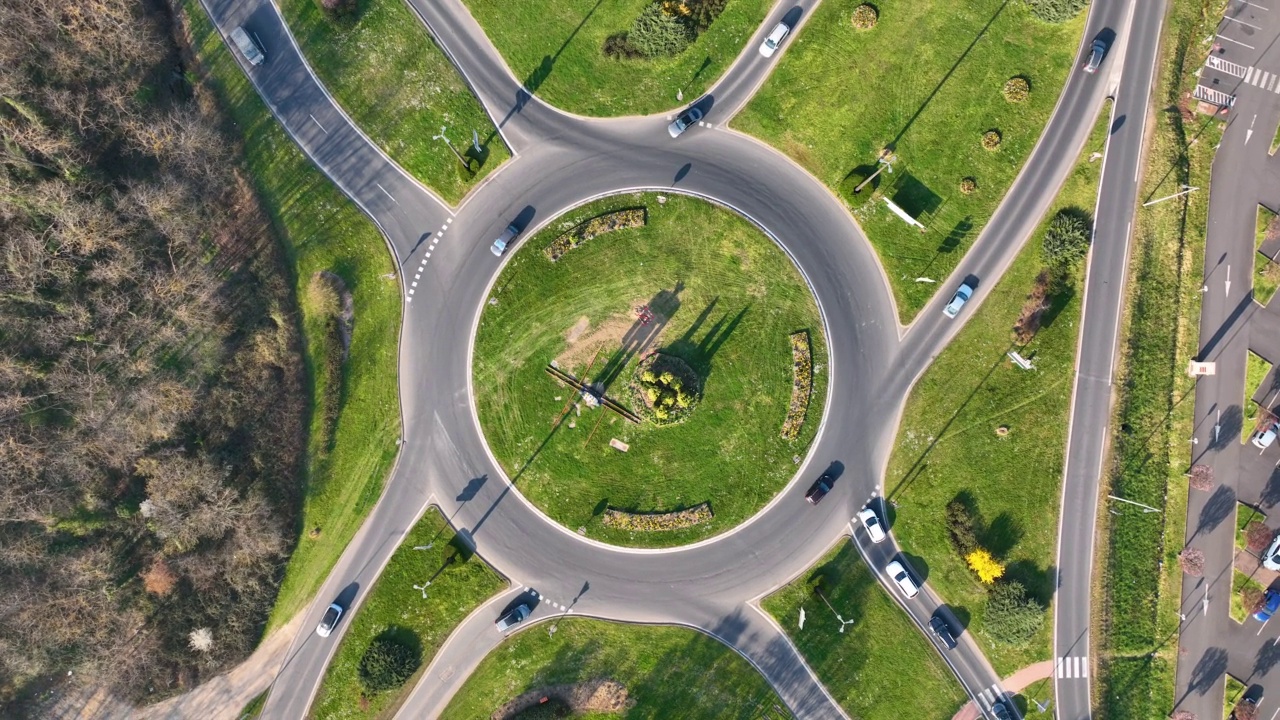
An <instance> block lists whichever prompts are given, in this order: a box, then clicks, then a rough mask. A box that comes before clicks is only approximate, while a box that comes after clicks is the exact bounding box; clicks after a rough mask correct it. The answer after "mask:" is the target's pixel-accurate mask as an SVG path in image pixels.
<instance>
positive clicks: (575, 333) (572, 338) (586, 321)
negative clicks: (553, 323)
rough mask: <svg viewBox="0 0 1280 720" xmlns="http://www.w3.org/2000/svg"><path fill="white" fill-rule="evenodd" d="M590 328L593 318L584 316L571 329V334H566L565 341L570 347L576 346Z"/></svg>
mask: <svg viewBox="0 0 1280 720" xmlns="http://www.w3.org/2000/svg"><path fill="white" fill-rule="evenodd" d="M589 327H591V318H589V317H587V316H586V315H583V316H582V317H580V318H578V322H576V323H574V324H573V327H571V328H569V332H567V333H565V334H564V341H565V342H567V343H569V344H570V345H572V344H574V343H575V342H577V341H578V338H579V337H580V336H581V335H582V333H584V332H586V330H587V328H589Z"/></svg>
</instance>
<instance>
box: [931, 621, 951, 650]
mask: <svg viewBox="0 0 1280 720" xmlns="http://www.w3.org/2000/svg"><path fill="white" fill-rule="evenodd" d="M929 629H930V630H932V631H933V634H934V637H936V638H938V642H940V643H942V644H943V646H944V647H946V648H947V649H948V650H955V648H956V636H955V633H953V632H951V625H950V624H948V623H947V619H946V618H944V617H942V614H941V613H934V614H933V617H932V618H930V619H929Z"/></svg>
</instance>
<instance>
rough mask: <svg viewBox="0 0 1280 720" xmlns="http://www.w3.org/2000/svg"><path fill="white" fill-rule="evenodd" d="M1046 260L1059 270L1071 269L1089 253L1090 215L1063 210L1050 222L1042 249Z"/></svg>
mask: <svg viewBox="0 0 1280 720" xmlns="http://www.w3.org/2000/svg"><path fill="white" fill-rule="evenodd" d="M1042 251H1043V253H1044V260H1045V262H1046V263H1048V264H1049V265H1050V266H1052V267H1054V268H1058V269H1069V268H1072V267H1074V266H1075V265H1076V264H1077V263H1079V262H1080V261H1081V260H1083V259H1084V256H1085V255H1087V254H1088V252H1089V222H1088V215H1087V214H1086V213H1085V212H1084V211H1082V210H1079V209H1077V208H1063V209H1062V210H1059V211H1058V214H1057V215H1054V216H1053V219H1052V220H1050V221H1049V229H1048V230H1046V231H1045V233H1044V245H1043V247H1042Z"/></svg>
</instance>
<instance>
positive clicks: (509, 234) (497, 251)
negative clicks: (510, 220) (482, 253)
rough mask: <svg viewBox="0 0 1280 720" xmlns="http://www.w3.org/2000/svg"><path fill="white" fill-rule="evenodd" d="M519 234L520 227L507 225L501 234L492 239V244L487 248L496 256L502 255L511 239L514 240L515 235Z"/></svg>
mask: <svg viewBox="0 0 1280 720" xmlns="http://www.w3.org/2000/svg"><path fill="white" fill-rule="evenodd" d="M519 234H520V228H518V227H516V226H515V225H508V226H507V229H506V230H503V231H502V234H501V235H499V236H498V239H497V240H494V241H493V245H492V246H491V247H490V248H489V251H490V252H492V253H493V254H494V255H495V256H497V257H502V253H504V252H506V251H507V246H508V245H510V244H511V241H512V240H515V239H516V236H517V235H519Z"/></svg>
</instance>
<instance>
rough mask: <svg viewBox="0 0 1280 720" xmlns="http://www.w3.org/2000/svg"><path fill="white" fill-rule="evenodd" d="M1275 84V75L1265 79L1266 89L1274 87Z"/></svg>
mask: <svg viewBox="0 0 1280 720" xmlns="http://www.w3.org/2000/svg"><path fill="white" fill-rule="evenodd" d="M1275 85H1276V76H1275V75H1272V76H1271V79H1270V80H1268V81H1267V89H1268V90H1272V89H1274V88H1275Z"/></svg>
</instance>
